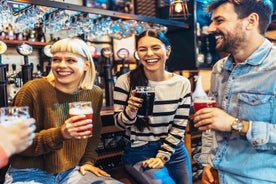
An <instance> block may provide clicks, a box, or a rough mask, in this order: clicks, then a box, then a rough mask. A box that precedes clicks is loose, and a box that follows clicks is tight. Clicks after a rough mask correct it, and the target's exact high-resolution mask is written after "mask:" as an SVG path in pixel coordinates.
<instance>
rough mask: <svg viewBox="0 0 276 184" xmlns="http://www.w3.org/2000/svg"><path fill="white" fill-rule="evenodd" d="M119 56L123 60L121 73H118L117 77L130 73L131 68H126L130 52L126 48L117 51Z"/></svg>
mask: <svg viewBox="0 0 276 184" xmlns="http://www.w3.org/2000/svg"><path fill="white" fill-rule="evenodd" d="M117 56H118V57H119V58H120V59H121V60H122V66H121V68H120V71H119V72H117V74H116V75H117V77H119V76H120V75H122V74H124V73H127V72H129V67H127V66H126V59H127V58H128V57H129V51H128V50H127V49H126V48H121V49H119V50H118V51H117Z"/></svg>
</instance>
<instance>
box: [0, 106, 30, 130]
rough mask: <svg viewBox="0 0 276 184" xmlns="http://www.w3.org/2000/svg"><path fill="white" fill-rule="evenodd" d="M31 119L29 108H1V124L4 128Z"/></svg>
mask: <svg viewBox="0 0 276 184" xmlns="http://www.w3.org/2000/svg"><path fill="white" fill-rule="evenodd" d="M28 118H30V114H29V107H28V106H22V107H16V106H14V107H13V106H9V107H1V108H0V122H1V124H2V125H4V126H11V125H13V124H16V123H17V122H20V121H21V122H24V121H22V119H23V120H24V119H28Z"/></svg>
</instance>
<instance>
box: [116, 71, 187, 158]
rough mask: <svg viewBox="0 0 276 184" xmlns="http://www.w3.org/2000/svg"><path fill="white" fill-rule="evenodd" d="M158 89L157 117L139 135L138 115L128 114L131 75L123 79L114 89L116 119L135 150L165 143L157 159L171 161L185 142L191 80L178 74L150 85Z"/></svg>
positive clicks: (155, 107) (155, 113) (121, 77)
mask: <svg viewBox="0 0 276 184" xmlns="http://www.w3.org/2000/svg"><path fill="white" fill-rule="evenodd" d="M149 86H151V87H154V88H155V99H154V107H153V116H151V117H150V119H149V124H150V126H149V128H145V129H144V130H143V131H139V130H138V129H137V127H136V126H134V123H135V121H136V113H133V112H131V111H130V110H128V108H126V107H127V99H128V95H129V94H130V89H129V88H130V84H129V74H124V75H121V76H120V77H119V78H118V79H117V82H116V85H115V88H114V119H115V124H116V126H117V127H119V128H121V129H124V130H125V132H126V136H127V137H129V139H130V142H131V144H132V145H131V146H141V145H144V144H147V142H149V141H158V140H160V139H164V142H163V144H162V145H161V147H160V149H159V151H158V153H157V155H156V157H164V156H165V157H167V158H170V156H171V155H172V154H173V153H174V150H175V147H176V146H177V145H178V143H179V142H180V141H182V139H183V137H184V133H185V128H186V125H187V122H188V116H189V111H190V104H191V95H190V92H191V86H190V82H189V80H188V79H187V78H185V77H183V76H180V75H177V74H174V75H173V77H172V78H171V79H169V80H165V81H158V82H156V81H149Z"/></svg>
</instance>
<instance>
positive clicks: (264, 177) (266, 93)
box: [202, 39, 276, 184]
mask: <svg viewBox="0 0 276 184" xmlns="http://www.w3.org/2000/svg"><path fill="white" fill-rule="evenodd" d="M210 93H211V94H213V95H215V96H216V97H217V106H218V107H219V108H221V109H223V110H224V111H226V112H227V113H228V114H230V115H232V116H234V117H236V118H239V119H241V120H248V121H249V122H250V126H249V130H248V132H247V134H246V136H241V135H239V134H238V133H235V132H219V131H213V132H211V133H203V136H202V144H203V147H202V152H208V153H209V156H208V160H205V162H206V163H208V164H211V165H212V166H213V167H214V168H216V169H218V171H219V177H220V183H221V184H224V183H227V184H232V183H233V184H237V183H238V184H240V183H244V184H266V183H267V184H268V183H270V184H271V183H276V97H275V94H276V47H275V46H273V44H272V43H271V42H269V41H268V40H267V39H265V41H264V43H263V44H262V45H261V46H260V47H259V48H258V49H257V50H256V51H255V52H254V53H252V55H251V56H250V57H248V58H247V60H246V61H245V62H243V63H240V64H238V65H236V66H235V67H234V66H233V64H232V57H231V55H229V56H228V57H226V58H223V59H221V60H219V61H218V62H217V63H216V64H215V66H214V67H213V70H212V75H211V89H210ZM221 123H223V122H221Z"/></svg>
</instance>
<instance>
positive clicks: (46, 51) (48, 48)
mask: <svg viewBox="0 0 276 184" xmlns="http://www.w3.org/2000/svg"><path fill="white" fill-rule="evenodd" d="M51 48H52V45H46V46H45V47H44V48H43V52H44V54H45V55H46V56H47V57H49V58H52V57H53V55H52V53H51ZM50 71H51V60H49V62H48V65H47V66H46V75H48V74H49V72H50Z"/></svg>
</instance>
